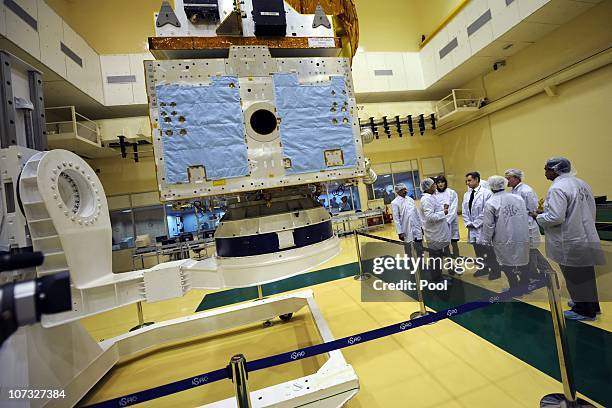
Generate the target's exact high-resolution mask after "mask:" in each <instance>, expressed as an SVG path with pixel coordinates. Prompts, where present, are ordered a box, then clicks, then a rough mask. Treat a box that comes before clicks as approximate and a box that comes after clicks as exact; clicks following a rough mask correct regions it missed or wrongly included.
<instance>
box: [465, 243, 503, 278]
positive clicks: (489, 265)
mask: <svg viewBox="0 0 612 408" xmlns="http://www.w3.org/2000/svg"><path fill="white" fill-rule="evenodd" d="M472 245H473V246H474V253H475V254H476V257H477V258H482V259H483V260H484V264H485V267H484V268H485V269H486V270H487V272H488V273H489V274H493V275H498V274H499V273H500V271H501V268H500V266H499V263H497V256H495V251H494V250H493V247H492V246H489V245H482V244H477V243H473V244H472Z"/></svg>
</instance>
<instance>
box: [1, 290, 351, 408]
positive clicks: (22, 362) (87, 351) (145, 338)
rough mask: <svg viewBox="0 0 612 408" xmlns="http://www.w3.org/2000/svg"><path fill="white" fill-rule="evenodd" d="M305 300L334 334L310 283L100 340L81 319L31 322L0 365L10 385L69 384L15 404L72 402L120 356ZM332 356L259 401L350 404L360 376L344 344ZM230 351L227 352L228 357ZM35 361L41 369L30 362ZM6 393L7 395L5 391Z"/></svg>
mask: <svg viewBox="0 0 612 408" xmlns="http://www.w3.org/2000/svg"><path fill="white" fill-rule="evenodd" d="M305 306H307V307H308V308H309V310H310V313H311V314H312V317H313V320H314V322H315V325H316V327H317V330H318V332H319V334H320V336H321V339H322V340H323V341H324V342H330V341H333V340H334V337H333V335H332V333H331V330H330V329H329V327H328V326H327V323H326V322H325V320H324V318H323V316H322V314H321V312H320V310H319V307H318V306H317V304H316V302H315V300H314V298H313V293H312V291H311V290H306V291H302V292H298V293H293V294H288V295H283V296H277V297H273V298H267V299H262V300H257V301H254V302H248V303H243V304H239V305H234V306H229V307H225V308H221V309H217V310H213V311H208V312H201V313H197V314H194V315H191V316H187V317H182V318H178V319H173V320H168V321H165V322H161V323H157V324H154V325H151V326H147V327H145V328H142V329H140V330H137V331H134V332H129V333H126V334H122V335H120V336H117V337H114V338H112V339H108V340H104V341H102V342H100V343H96V342H95V341H94V340H93V338H91V336H90V335H89V334H88V333H87V332H86V331H85V329H84V328H83V327H82V326H81V324H80V323H76V322H75V323H70V324H66V325H61V326H58V327H54V328H51V329H44V328H42V327H41V326H40V325H35V326H30V327H24V328H21V329H20V330H19V331H18V332H17V333H16V334H15V335H14V336H13V337H11V338H10V339H9V340H8V342H7V344H5V346H4V347H3V348H2V349H1V350H0V364H1V365H2V366H5V364H9V365H10V366H12V367H14V368H13V370H11V371H10V372H9V371H8V370H3V371H2V372H0V384H2V389H3V390H6V389H10V388H23V384H29V386H28V387H29V388H30V389H58V390H62V389H63V390H65V391H66V398H65V399H59V400H32V401H22V402H23V404H22V405H16V406H27V407H43V406H44V407H65V406H73V405H74V404H76V403H77V402H78V401H79V400H80V399H81V398H82V397H83V396H85V394H86V393H87V392H88V391H89V390H90V389H91V388H92V387H93V386H94V385H95V384H96V383H97V382H98V381H99V380H100V379H101V378H102V377H103V376H104V375H105V374H106V373H107V372H108V371H109V370H110V369H111V368H112V367H113V366H114V365H115V364H117V363H118V362H119V361H122V360H125V359H128V358H131V357H134V356H136V355H138V354H140V353H143V352H148V351H151V350H154V349H155V348H157V347H160V346H163V345H164V344H169V343H175V342H177V341H192V340H193V339H195V338H198V337H202V336H205V335H208V334H211V333H215V332H220V331H223V330H227V329H232V328H236V327H240V326H243V325H246V324H251V323H256V322H260V321H266V320H270V319H272V318H274V317H276V316H280V315H283V314H288V313H296V312H297V311H299V310H300V309H302V308H303V307H305ZM262 330H263V329H262ZM8 350H10V352H7V351H8ZM287 351H290V350H287ZM328 356H329V359H328V360H327V362H326V363H325V364H324V365H323V366H322V367H321V368H320V369H319V370H318V371H317V372H316V373H315V374H312V375H309V376H306V377H302V378H298V379H295V380H292V381H288V382H285V383H281V384H277V385H274V386H271V387H267V388H264V389H261V390H256V391H253V392H252V393H251V400H252V403H253V407H254V408H255V407H295V406H308V407H317V408H331V407H341V406H342V405H344V403H345V402H346V401H348V400H349V399H350V398H352V397H353V396H354V395H355V394H356V393H357V392H358V390H359V381H358V378H357V375H356V373H355V371H354V369H353V368H352V366H351V365H350V364H348V363H347V362H346V361H345V359H344V357H343V355H342V352H341V351H339V350H335V351H332V352H330V353H328ZM230 357H231V356H227V358H228V361H229V359H230ZM247 357H248V356H247ZM30 367H36V369H35V370H30ZM228 381H229V380H228ZM306 383H307V385H306ZM203 387H204V388H202V392H206V389H205V387H206V386H205V385H204V386H203ZM2 397H5V396H4V395H2V394H0V398H2ZM260 397H261V398H260ZM206 407H208V408H221V407H224V408H225V407H236V402H235V400H234V399H232V398H229V399H227V400H223V401H218V402H216V403H213V404H209V405H207V406H206Z"/></svg>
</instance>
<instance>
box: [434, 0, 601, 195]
mask: <svg viewBox="0 0 612 408" xmlns="http://www.w3.org/2000/svg"><path fill="white" fill-rule="evenodd" d="M610 21H612V2H610V1H608V2H602V3H600V4H599V5H597V6H595V7H593V8H592V9H590V10H589V11H587V12H586V13H584V14H582V15H580V16H578V17H577V18H575V19H574V20H572V21H570V22H569V23H567V24H565V25H563V26H561V27H560V28H558V29H557V30H555V31H553V32H552V33H550V34H548V35H547V36H545V37H544V38H542V39H540V40H538V42H537V43H535V44H533V45H531V46H530V47H528V48H526V49H524V50H522V51H520V52H518V53H517V54H515V55H513V56H511V57H510V58H508V59H507V66H506V67H505V68H504V69H501V70H499V71H492V72H490V73H487V74H486V75H484V76H483V77H479V78H475V79H473V80H472V81H470V82H469V83H468V84H465V85H464V86H462V88H480V89H484V91H485V93H486V95H487V96H488V98H489V99H490V100H496V99H499V98H501V97H503V96H505V95H507V94H509V93H511V92H513V91H516V90H518V89H520V88H522V87H524V86H526V85H529V84H531V83H533V82H536V81H538V80H540V79H542V78H545V77H547V76H549V75H551V74H553V73H555V72H557V71H559V70H561V69H563V68H565V67H568V66H570V65H572V64H573V63H575V62H577V61H580V60H582V59H584V58H586V57H588V56H590V55H593V54H595V53H597V52H598V51H600V50H602V49H605V48H607V47H609V46H610V44H612V30H610ZM557 91H558V93H559V96H557V97H549V96H547V95H546V94H545V93H541V94H539V95H536V96H534V97H532V98H530V99H528V100H525V101H523V102H521V103H519V104H516V105H513V106H510V107H508V108H506V109H504V110H501V111H498V112H496V113H494V114H492V115H490V116H488V117H485V118H482V119H479V120H478V121H475V122H472V123H470V124H468V125H465V126H462V127H460V128H458V129H455V130H453V131H451V132H449V133H445V134H443V135H441V136H440V141H441V144H442V146H443V150H444V155H443V158H444V163H445V166H446V169H447V172H448V173H450V175H451V178H450V180H449V181H450V183H449V184H451V185H452V186H453V187H454V188H456V189H457V190H458V191H465V187H464V185H463V184H464V183H463V176H464V175H465V173H466V172H468V171H472V170H478V171H480V172H481V173H482V175H483V176H490V175H492V174H493V173H497V174H501V173H502V172H503V171H504V170H506V169H507V168H509V167H519V168H522V169H523V170H524V171H525V172H526V177H527V179H526V181H527V182H528V183H529V184H530V185H532V186H533V187H534V188H535V189H536V191H537V192H538V194H539V195H540V196H541V197H543V196H544V195H545V193H546V191H547V189H548V187H549V185H550V183H549V182H548V181H547V180H546V179H545V178H544V176H543V171H542V169H543V165H544V161H545V160H546V159H547V158H549V157H551V156H555V155H565V156H566V157H568V158H569V159H570V160H572V161H573V162H574V163H575V164H576V167H577V169H578V172H579V177H581V178H583V179H584V180H585V181H587V182H588V183H589V184H591V186H592V187H593V190H594V192H595V194H598V195H609V196H612V183H610V176H612V171H611V170H610V168H609V166H607V165H605V163H607V160H609V159H608V158H607V157H608V156H609V153H610V152H611V151H612V141H611V138H610V126H611V125H612V121H611V120H610V112H612V98H611V97H610V95H612V67H610V66H608V67H606V68H602V69H599V70H597V71H595V72H592V73H589V74H587V75H584V76H582V77H579V78H577V79H575V80H573V81H570V82H567V83H566V84H563V85H561V86H560V87H558V89H557Z"/></svg>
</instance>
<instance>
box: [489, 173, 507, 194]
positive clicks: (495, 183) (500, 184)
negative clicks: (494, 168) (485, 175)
mask: <svg viewBox="0 0 612 408" xmlns="http://www.w3.org/2000/svg"><path fill="white" fill-rule="evenodd" d="M487 183H488V184H489V188H490V189H491V191H501V190H503V189H505V188H506V186H507V184H508V180H506V178H505V177H502V176H491V177H489V179H488V180H487Z"/></svg>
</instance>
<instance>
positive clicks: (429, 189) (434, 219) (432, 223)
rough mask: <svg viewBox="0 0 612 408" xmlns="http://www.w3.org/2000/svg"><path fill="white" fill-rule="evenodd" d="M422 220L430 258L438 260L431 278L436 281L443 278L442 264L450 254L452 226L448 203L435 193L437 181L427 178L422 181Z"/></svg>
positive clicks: (433, 263) (432, 270) (433, 267)
mask: <svg viewBox="0 0 612 408" xmlns="http://www.w3.org/2000/svg"><path fill="white" fill-rule="evenodd" d="M421 191H422V192H423V195H422V197H421V211H420V215H421V221H422V223H423V231H424V233H425V241H427V248H428V249H429V258H431V259H433V260H436V259H439V260H438V261H435V262H432V265H433V266H432V267H431V279H432V281H434V282H437V281H440V280H442V279H443V278H442V268H441V266H442V265H441V264H442V262H443V258H444V256H445V255H448V254H449V251H448V246H449V244H450V237H451V234H450V227H449V225H448V222H447V218H446V217H447V215H448V208H449V205H448V204H442V203H441V202H440V201H439V200H438V199H436V197H435V196H434V195H433V194H434V193H435V192H436V183H435V182H434V181H433V180H432V179H430V178H426V179H424V180H423V181H421Z"/></svg>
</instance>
